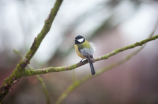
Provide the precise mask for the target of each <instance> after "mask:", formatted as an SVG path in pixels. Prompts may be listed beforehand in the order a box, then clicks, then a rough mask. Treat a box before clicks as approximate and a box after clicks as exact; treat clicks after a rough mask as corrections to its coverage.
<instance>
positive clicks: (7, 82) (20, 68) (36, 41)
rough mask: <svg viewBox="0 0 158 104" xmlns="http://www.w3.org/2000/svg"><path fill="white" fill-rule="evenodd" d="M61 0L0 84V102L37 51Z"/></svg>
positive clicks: (59, 0) (22, 74)
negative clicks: (28, 47)
mask: <svg viewBox="0 0 158 104" xmlns="http://www.w3.org/2000/svg"><path fill="white" fill-rule="evenodd" d="M62 1H63V0H56V2H55V5H54V7H53V9H52V10H51V13H50V14H49V16H48V18H47V20H46V21H45V24H44V26H43V28H42V30H41V32H40V33H39V34H38V36H37V38H35V39H34V42H33V44H32V46H31V48H30V50H29V51H28V52H27V54H26V55H25V57H24V59H22V60H21V61H20V62H19V63H18V64H17V66H16V68H15V69H14V71H13V72H12V74H11V75H10V76H9V77H8V78H6V79H5V80H4V82H3V84H2V86H1V87H0V90H1V91H0V102H1V101H2V99H3V98H4V97H5V96H6V95H7V94H8V92H9V90H10V89H12V86H13V84H15V82H16V81H17V80H18V81H19V79H20V78H21V77H22V76H24V74H25V70H24V69H25V68H26V66H27V65H28V64H29V62H30V60H31V58H32V57H33V55H34V54H35V52H36V51H37V49H38V48H39V46H40V44H41V42H42V40H43V39H44V37H45V36H46V34H47V33H48V32H49V30H50V28H51V25H52V22H53V21H54V18H55V16H56V14H57V12H58V10H59V8H60V6H61V4H62Z"/></svg>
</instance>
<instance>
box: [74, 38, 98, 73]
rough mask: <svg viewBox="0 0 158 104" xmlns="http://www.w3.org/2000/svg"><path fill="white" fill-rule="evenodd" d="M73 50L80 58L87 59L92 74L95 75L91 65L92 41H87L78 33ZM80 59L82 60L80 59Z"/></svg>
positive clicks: (93, 48)
mask: <svg viewBox="0 0 158 104" xmlns="http://www.w3.org/2000/svg"><path fill="white" fill-rule="evenodd" d="M74 46H75V51H76V53H77V55H78V56H79V57H81V58H82V59H87V60H88V62H89V64H90V68H91V73H92V75H95V69H94V66H93V54H94V51H95V47H94V44H93V43H89V42H88V41H87V40H86V39H85V38H84V37H83V36H81V35H78V36H76V38H75V45H74ZM81 61H82V60H81Z"/></svg>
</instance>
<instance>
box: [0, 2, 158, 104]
mask: <svg viewBox="0 0 158 104" xmlns="http://www.w3.org/2000/svg"><path fill="white" fill-rule="evenodd" d="M54 3H55V0H0V85H2V83H3V80H4V79H5V78H6V77H8V76H9V75H10V74H11V72H12V71H13V70H14V68H15V67H16V65H17V63H18V62H19V61H20V59H21V58H19V56H17V55H16V54H15V53H14V52H13V50H14V49H16V50H18V51H19V52H20V53H21V54H22V55H25V54H26V52H27V51H28V50H29V48H30V46H31V44H32V42H33V40H34V38H35V37H36V36H37V34H38V33H39V32H40V30H41V29H42V27H43V25H44V21H45V20H46V19H47V17H48V15H49V13H50V10H51V8H52V7H53V5H54ZM157 19H158V0H64V1H63V4H62V6H61V8H60V10H59V12H58V14H57V16H56V18H55V21H54V23H53V25H52V27H51V29H50V31H49V33H48V34H47V36H46V37H45V39H44V40H43V42H42V44H41V46H40V48H39V49H38V51H37V52H36V54H35V56H34V57H33V59H32V60H31V62H30V65H31V66H33V67H34V68H35V69H37V68H45V67H49V66H54V67H55V66H68V65H71V64H74V63H77V62H79V61H80V60H81V59H80V58H79V57H78V56H77V55H76V53H75V50H74V47H73V45H74V38H75V37H76V36H77V35H83V36H84V37H86V39H87V40H89V41H90V42H93V43H94V44H95V46H96V52H95V54H94V57H98V56H101V55H104V54H106V53H108V52H111V51H113V50H114V49H117V48H121V47H123V46H126V45H130V44H133V43H135V42H137V41H141V40H143V39H145V38H147V37H148V36H149V34H150V33H151V31H152V30H153V28H154V26H155V24H156V22H157ZM154 34H158V29H157V30H156V31H155V33H154ZM157 44H158V40H155V41H152V42H149V43H148V44H147V46H146V47H145V48H144V49H143V50H142V51H141V52H140V53H139V54H137V55H136V56H134V57H133V58H132V59H131V60H130V61H128V62H126V63H125V64H122V65H120V66H118V67H116V68H114V69H111V70H109V71H107V72H104V73H102V74H100V75H98V76H96V77H93V78H91V79H90V80H88V81H86V82H85V83H83V84H82V85H81V86H79V87H78V88H76V89H74V90H73V91H72V92H71V93H70V94H69V95H68V96H67V97H66V98H65V99H64V100H63V102H62V104H158V48H157ZM136 49H137V48H134V49H131V50H127V51H125V52H122V53H119V54H117V55H115V56H113V57H110V58H109V59H108V60H102V61H99V62H96V63H94V66H95V69H96V71H99V70H100V69H101V68H103V67H106V66H107V65H109V64H112V63H114V62H116V61H118V60H121V59H123V58H124V57H126V56H127V55H128V54H129V53H131V52H133V51H134V50H136ZM89 74H91V72H90V68H89V65H88V64H86V65H85V66H82V67H79V68H77V69H75V70H74V71H65V72H54V73H48V74H45V75H41V76H42V78H43V79H44V81H45V83H46V86H47V89H48V91H49V95H50V99H51V103H52V104H53V103H55V102H56V101H57V99H58V98H59V96H60V95H61V94H62V92H63V91H65V90H66V89H67V87H68V86H69V85H70V84H72V83H73V81H74V79H76V80H78V79H81V78H83V77H84V76H86V75H89ZM74 77H75V78H74ZM2 104H46V98H45V95H44V92H43V90H42V86H41V84H40V83H39V81H38V80H37V78H36V77H35V76H30V77H23V78H22V79H21V81H20V82H19V83H18V84H17V85H16V86H14V88H13V90H12V91H11V92H10V93H9V94H8V95H7V96H6V97H5V98H4V99H3V101H2Z"/></svg>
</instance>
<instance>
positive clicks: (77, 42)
mask: <svg viewBox="0 0 158 104" xmlns="http://www.w3.org/2000/svg"><path fill="white" fill-rule="evenodd" d="M83 42H85V38H84V37H83V36H81V35H78V36H76V38H75V44H81V43H83Z"/></svg>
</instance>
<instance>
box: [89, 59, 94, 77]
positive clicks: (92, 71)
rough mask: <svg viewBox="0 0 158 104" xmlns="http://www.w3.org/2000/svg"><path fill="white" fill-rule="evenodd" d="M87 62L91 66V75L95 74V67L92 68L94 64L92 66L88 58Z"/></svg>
mask: <svg viewBox="0 0 158 104" xmlns="http://www.w3.org/2000/svg"><path fill="white" fill-rule="evenodd" d="M88 62H89V65H90V67H91V73H92V75H95V69H94V66H93V62H92V61H90V60H88Z"/></svg>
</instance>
